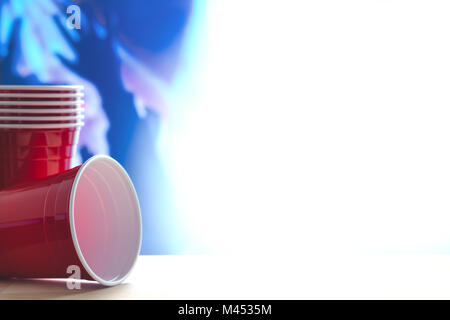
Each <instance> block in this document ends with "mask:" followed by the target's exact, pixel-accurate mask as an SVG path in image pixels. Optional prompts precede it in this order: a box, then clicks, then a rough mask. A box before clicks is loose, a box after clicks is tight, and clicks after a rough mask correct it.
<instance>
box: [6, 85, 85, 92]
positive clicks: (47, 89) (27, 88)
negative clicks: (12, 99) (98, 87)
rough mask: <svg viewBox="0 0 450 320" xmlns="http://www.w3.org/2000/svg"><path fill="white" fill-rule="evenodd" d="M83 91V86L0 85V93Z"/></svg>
mask: <svg viewBox="0 0 450 320" xmlns="http://www.w3.org/2000/svg"><path fill="white" fill-rule="evenodd" d="M82 91H83V86H79V85H62V86H58V85H57V86H54V85H48V86H45V85H44V86H29V85H25V86H21V85H0V93H30V94H32V93H79V92H82Z"/></svg>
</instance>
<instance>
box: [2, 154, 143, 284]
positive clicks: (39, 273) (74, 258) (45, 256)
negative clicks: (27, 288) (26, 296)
mask: <svg viewBox="0 0 450 320" xmlns="http://www.w3.org/2000/svg"><path fill="white" fill-rule="evenodd" d="M0 210H1V211H0V277H20V278H67V277H68V270H71V269H69V268H72V267H73V266H76V267H79V268H80V271H81V278H82V279H86V280H96V281H98V282H99V283H101V284H103V285H105V286H113V285H117V284H119V283H121V282H122V281H123V280H124V279H125V278H126V277H127V276H128V274H129V273H130V271H131V269H132V267H133V265H134V264H135V261H136V259H137V256H138V254H139V250H140V246H141V234H142V229H141V214H140V208H139V201H138V198H137V195H136V191H135V189H134V186H133V183H132V182H131V180H130V178H129V176H128V175H127V173H126V171H125V170H124V169H123V168H122V167H121V166H120V164H119V163H117V162H116V161H115V160H113V159H112V158H110V157H107V156H95V157H93V158H91V159H89V160H88V161H86V162H85V163H84V164H83V165H82V166H79V167H76V168H73V169H71V170H68V171H65V172H63V173H59V174H57V175H54V176H51V177H47V178H44V179H38V180H35V181H32V182H27V183H24V184H19V185H16V186H12V187H9V188H6V189H2V190H0Z"/></svg>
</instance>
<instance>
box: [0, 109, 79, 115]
mask: <svg viewBox="0 0 450 320" xmlns="http://www.w3.org/2000/svg"><path fill="white" fill-rule="evenodd" d="M3 113H18V114H38V113H44V114H46V113H47V114H50V113H54V114H57V113H84V108H70V109H69V108H65V109H37V108H33V109H2V108H0V115H1V114H3Z"/></svg>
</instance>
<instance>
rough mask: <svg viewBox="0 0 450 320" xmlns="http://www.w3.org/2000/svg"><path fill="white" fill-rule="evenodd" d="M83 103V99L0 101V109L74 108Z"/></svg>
mask: <svg viewBox="0 0 450 320" xmlns="http://www.w3.org/2000/svg"><path fill="white" fill-rule="evenodd" d="M82 105H84V101H83V100H76V101H0V108H1V109H19V110H21V109H33V108H37V109H74V108H80V107H81V106H82Z"/></svg>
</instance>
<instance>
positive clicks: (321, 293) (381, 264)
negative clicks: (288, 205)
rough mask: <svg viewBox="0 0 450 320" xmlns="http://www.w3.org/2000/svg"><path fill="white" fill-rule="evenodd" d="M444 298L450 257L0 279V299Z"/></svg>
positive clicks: (155, 266)
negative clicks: (74, 281) (72, 282)
mask: <svg viewBox="0 0 450 320" xmlns="http://www.w3.org/2000/svg"><path fill="white" fill-rule="evenodd" d="M353 298H356V299H395V298H401V299H405V298H406V299H408V298H414V299H415V298H418V299H421V298H423V299H449V298H450V256H447V255H376V256H326V257H318V256H311V255H310V256H300V255H297V256H296V257H286V256H267V257H248V256H247V257H242V256H213V255H199V256H195V255H185V256H141V257H140V258H139V259H138V262H137V264H136V267H135V269H134V270H133V272H132V274H131V275H130V277H129V278H128V279H127V280H126V281H125V283H123V284H121V285H119V286H116V287H102V286H100V285H98V284H96V283H92V282H82V284H81V289H80V290H69V289H68V288H67V286H66V282H65V281H63V280H35V279H30V280H16V279H11V280H0V299H181V300H184V299H353Z"/></svg>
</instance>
